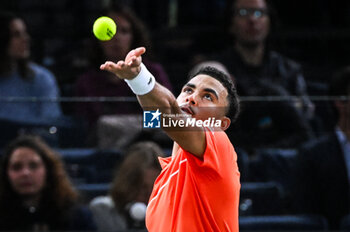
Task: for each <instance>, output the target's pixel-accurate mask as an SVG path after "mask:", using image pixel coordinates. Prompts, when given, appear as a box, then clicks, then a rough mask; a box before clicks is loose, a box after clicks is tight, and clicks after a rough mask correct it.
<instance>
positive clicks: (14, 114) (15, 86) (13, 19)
mask: <svg viewBox="0 0 350 232" xmlns="http://www.w3.org/2000/svg"><path fill="white" fill-rule="evenodd" d="M0 26H1V28H2V30H1V31H0V97H1V98H7V97H20V98H28V99H27V101H16V100H15V101H11V102H10V101H7V100H3V101H0V119H8V120H12V121H17V122H29V123H32V122H34V123H35V122H43V121H44V122H46V121H49V120H51V119H57V118H58V117H60V116H61V114H62V113H61V109H60V105H59V103H58V102H57V101H48V100H47V99H46V101H45V100H44V101H40V100H39V101H28V100H29V98H32V97H36V98H57V97H59V96H60V94H59V89H58V87H57V83H56V79H55V77H54V75H53V74H52V73H51V72H50V71H48V70H47V69H45V68H44V67H42V66H40V65H38V64H35V63H33V62H31V61H30V36H29V34H28V32H27V29H26V24H25V23H24V21H23V20H22V19H21V18H19V17H17V16H15V15H13V14H11V13H5V12H2V13H0Z"/></svg>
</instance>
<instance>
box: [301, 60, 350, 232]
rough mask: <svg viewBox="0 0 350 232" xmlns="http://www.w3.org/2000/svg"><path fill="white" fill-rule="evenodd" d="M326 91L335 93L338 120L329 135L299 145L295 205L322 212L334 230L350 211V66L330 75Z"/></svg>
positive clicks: (333, 95) (304, 210) (306, 209)
mask: <svg viewBox="0 0 350 232" xmlns="http://www.w3.org/2000/svg"><path fill="white" fill-rule="evenodd" d="M329 95H330V96H331V97H336V99H334V101H333V105H334V109H335V111H336V113H337V115H338V117H337V118H338V122H337V125H336V126H335V128H334V130H333V131H329V133H328V135H325V136H324V137H321V138H319V139H317V140H315V141H311V142H309V143H307V144H305V145H304V146H303V147H302V148H301V149H300V155H299V157H298V165H297V166H296V167H297V168H296V171H295V176H296V181H295V187H294V189H295V194H294V196H295V204H294V205H295V207H296V210H297V212H299V213H313V214H320V215H324V216H325V217H327V219H328V220H329V224H330V229H331V230H336V229H339V222H340V219H341V218H342V217H343V216H345V215H346V214H349V213H350V192H349V188H350V123H349V119H350V67H346V68H344V69H342V70H340V71H339V72H337V73H336V74H335V75H334V76H333V77H332V79H331V83H330V89H329ZM341 96H343V97H344V96H346V98H340V97H341Z"/></svg>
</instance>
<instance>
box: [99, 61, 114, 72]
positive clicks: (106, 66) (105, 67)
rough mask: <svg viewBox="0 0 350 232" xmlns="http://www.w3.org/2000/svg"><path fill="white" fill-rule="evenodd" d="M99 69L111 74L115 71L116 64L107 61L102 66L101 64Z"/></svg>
mask: <svg viewBox="0 0 350 232" xmlns="http://www.w3.org/2000/svg"><path fill="white" fill-rule="evenodd" d="M100 68H101V69H102V70H107V71H110V72H113V71H115V70H116V69H117V64H115V63H113V62H111V61H107V62H105V63H104V64H102V65H101V66H100Z"/></svg>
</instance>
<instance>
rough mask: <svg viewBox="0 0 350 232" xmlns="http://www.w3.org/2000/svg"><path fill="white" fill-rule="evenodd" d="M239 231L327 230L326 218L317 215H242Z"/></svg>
mask: <svg viewBox="0 0 350 232" xmlns="http://www.w3.org/2000/svg"><path fill="white" fill-rule="evenodd" d="M239 228H240V231H327V229H328V222H327V220H326V219H325V218H324V217H322V216H318V215H284V216H242V217H240V218H239Z"/></svg>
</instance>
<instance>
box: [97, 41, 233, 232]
mask: <svg viewBox="0 0 350 232" xmlns="http://www.w3.org/2000/svg"><path fill="white" fill-rule="evenodd" d="M145 51H146V49H145V48H144V47H140V48H137V49H135V50H132V51H130V52H129V53H128V55H127V56H126V58H125V60H121V61H118V62H117V63H114V62H111V61H107V62H106V63H105V64H102V65H101V69H102V70H107V71H110V72H112V73H114V74H115V75H116V76H117V77H118V78H120V79H124V80H125V81H126V82H127V83H128V85H129V86H130V88H131V89H132V91H133V92H134V93H135V94H136V95H137V98H138V101H139V103H140V105H141V106H142V108H143V109H144V110H158V111H157V112H159V109H162V111H161V113H162V115H163V116H164V117H168V119H169V120H170V118H169V117H171V121H172V122H178V123H173V124H172V125H173V126H171V127H164V126H163V129H164V130H165V132H166V133H167V134H168V136H170V138H171V139H172V140H173V141H174V146H173V151H172V155H171V157H168V158H160V164H161V166H162V172H161V174H160V175H159V176H158V178H157V179H156V181H155V183H154V187H153V191H152V194H151V197H150V200H149V203H148V207H147V213H146V226H147V229H148V231H150V232H158V231H159V232H168V231H169V232H170V231H180V232H185V231H191V232H196V231H205V232H209V231H234V232H238V230H239V229H238V205H239V191H240V181H239V178H240V173H239V170H238V166H237V155H236V152H235V150H234V148H233V146H232V144H231V142H230V140H229V139H228V137H227V135H226V133H225V132H224V131H225V130H226V129H227V128H228V127H229V125H230V123H231V119H233V120H234V119H235V118H236V117H237V115H238V112H239V101H238V96H237V93H236V89H235V87H234V85H233V83H232V80H231V79H230V77H228V76H227V75H225V74H224V73H222V72H220V71H219V70H217V69H215V68H211V67H205V68H203V69H201V70H199V71H198V73H196V74H195V75H194V76H193V77H191V78H190V80H189V81H188V82H187V83H186V84H185V85H184V87H183V89H182V91H181V93H180V95H179V96H178V97H177V98H175V97H174V95H173V94H172V93H171V92H170V91H169V90H168V89H166V88H165V87H163V86H161V85H160V84H158V83H157V82H156V81H155V79H154V77H153V75H152V74H151V73H150V72H149V71H148V70H147V69H146V67H145V66H144V65H143V64H142V57H141V56H142V54H144V53H145ZM156 116H158V115H155V117H156ZM188 118H190V122H193V120H196V123H192V124H189V125H187V126H186V123H184V124H183V123H179V122H180V121H183V122H186V120H188ZM191 120H192V121H191ZM206 120H215V122H220V125H219V126H217V125H218V124H217V123H215V126H216V127H215V128H212V127H209V126H205V125H206V124H205V123H203V122H205V121H206ZM197 122H199V123H197ZM210 125H213V124H210Z"/></svg>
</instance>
